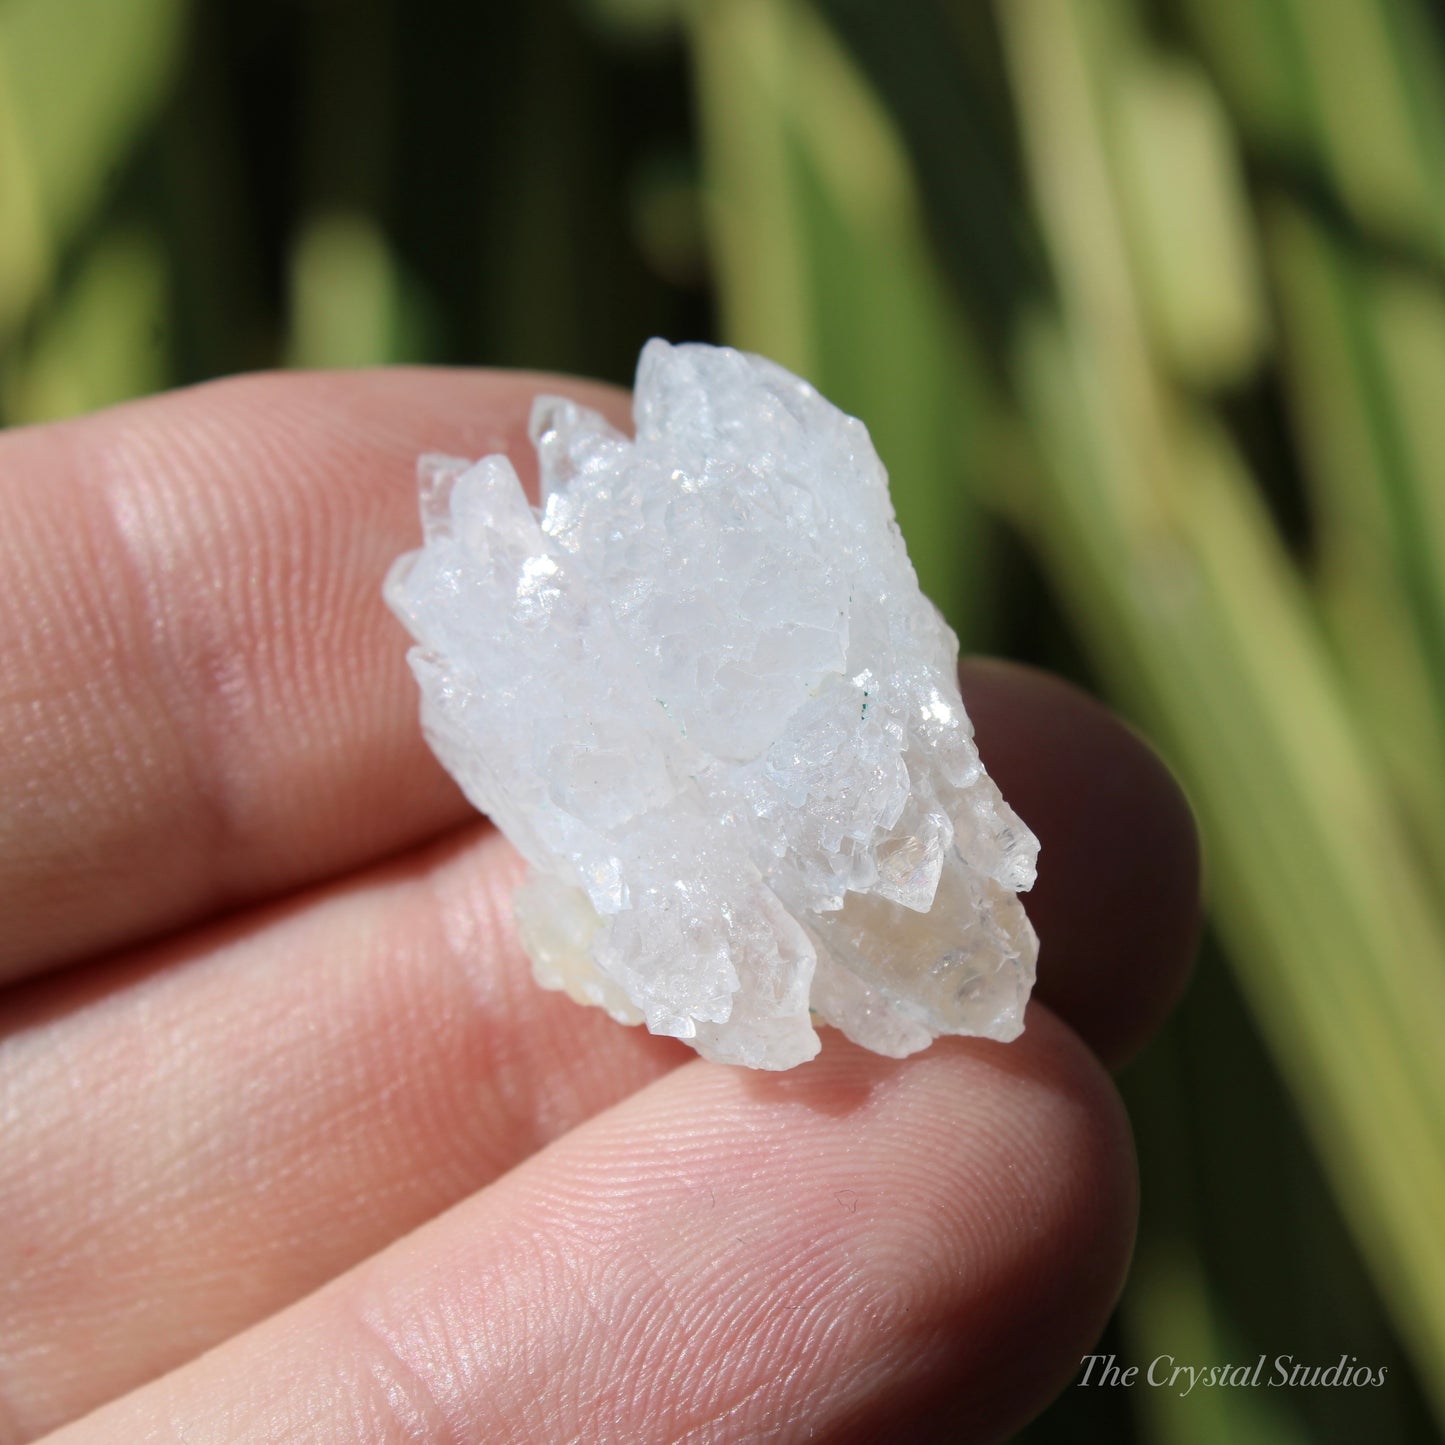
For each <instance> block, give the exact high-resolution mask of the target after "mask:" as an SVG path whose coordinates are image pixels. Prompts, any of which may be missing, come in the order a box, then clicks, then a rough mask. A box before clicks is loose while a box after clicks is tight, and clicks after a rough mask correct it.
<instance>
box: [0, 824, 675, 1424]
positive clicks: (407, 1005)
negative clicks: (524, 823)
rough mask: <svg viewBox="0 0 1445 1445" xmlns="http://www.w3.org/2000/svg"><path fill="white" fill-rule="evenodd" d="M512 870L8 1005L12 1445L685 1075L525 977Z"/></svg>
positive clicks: (498, 853)
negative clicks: (514, 923) (652, 1087)
mask: <svg viewBox="0 0 1445 1445" xmlns="http://www.w3.org/2000/svg"><path fill="white" fill-rule="evenodd" d="M519 872H520V863H519V861H518V859H517V857H516V854H515V853H514V852H513V851H512V849H511V848H510V846H509V845H508V844H507V843H506V842H505V841H504V840H503V839H502V838H501V837H500V836H499V835H498V834H497V833H496V832H495V831H494V830H493V829H492V828H491V827H490V826H488V825H485V824H483V825H479V826H477V827H474V828H472V829H469V830H468V831H467V832H466V833H465V834H463V835H460V836H459V837H457V838H455V839H452V840H449V841H445V842H443V843H441V844H438V845H436V846H434V847H433V848H430V849H428V850H426V851H425V852H424V853H421V854H418V855H416V856H414V857H413V858H411V859H409V860H403V861H400V862H398V863H395V864H392V865H388V866H386V867H383V868H378V869H376V870H374V871H373V872H371V873H369V874H366V875H362V876H360V877H358V878H357V879H356V880H354V881H352V882H349V883H347V884H344V885H335V886H331V887H328V888H326V889H324V890H320V891H318V892H317V893H315V894H313V895H311V896H309V897H307V898H303V899H301V900H299V901H297V902H294V903H291V904H288V905H282V906H280V907H277V908H273V909H269V910H267V911H266V912H265V913H263V914H259V915H257V916H255V917H254V918H253V919H252V920H251V921H249V922H246V923H244V924H241V925H229V926H225V927H221V928H215V929H209V930H206V931H204V932H203V933H200V934H198V935H195V936H193V937H191V938H188V939H185V940H182V941H180V942H178V943H175V944H172V945H169V946H162V947H157V948H151V949H145V950H142V951H140V952H138V953H136V954H133V955H129V956H126V957H122V958H119V959H117V960H115V961H114V962H112V963H109V964H105V965H101V966H99V967H96V968H92V969H91V970H89V971H88V972H85V973H75V974H70V975H58V976H55V977H53V978H50V979H46V980H42V981H38V982H36V983H33V984H31V985H28V986H26V987H25V988H24V989H21V990H17V991H15V992H13V993H12V994H11V996H10V997H11V1004H10V1008H9V1011H8V1014H7V1018H6V1022H5V1025H4V1030H3V1034H0V1159H3V1160H4V1161H5V1165H6V1167H5V1169H4V1171H3V1173H0V1219H4V1220H5V1221H6V1226H7V1227H6V1229H5V1230H4V1232H3V1234H0V1280H4V1281H5V1282H6V1287H5V1290H4V1294H3V1299H4V1309H3V1314H0V1420H3V1419H4V1418H5V1417H6V1415H7V1414H8V1415H9V1416H10V1418H11V1420H12V1421H13V1422H14V1424H15V1426H16V1428H17V1430H18V1432H19V1438H22V1439H23V1438H29V1437H31V1436H33V1435H36V1434H39V1433H43V1432H44V1431H45V1430H47V1429H50V1428H53V1427H54V1426H55V1425H57V1424H59V1423H61V1422H62V1421H64V1420H67V1419H69V1418H72V1417H74V1416H75V1415H77V1414H80V1413H82V1412H84V1411H85V1410H88V1409H90V1408H91V1407H93V1406H94V1405H96V1404H98V1403H100V1402H101V1401H103V1400H105V1399H108V1398H110V1397H111V1396H113V1395H116V1394H118V1393H120V1392H122V1391H124V1390H127V1389H130V1388H133V1387H134V1386H135V1385H137V1384H140V1383H142V1382H144V1381H145V1380H147V1379H150V1378H152V1377H154V1376H155V1375H157V1374H160V1373H162V1372H163V1371H165V1370H168V1369H171V1368H173V1367H174V1366H175V1365H177V1364H179V1363H181V1362H182V1361H184V1360H186V1359H188V1358H190V1357H192V1356H194V1355H196V1354H198V1353H200V1352H201V1351H202V1350H204V1349H206V1348H207V1347H209V1346H210V1345H212V1344H214V1343H215V1342H217V1341H218V1340H220V1339H223V1338H226V1337H228V1336H229V1335H231V1334H232V1333H234V1332H235V1331H237V1330H239V1329H241V1328H243V1327H244V1326H246V1325H248V1324H250V1323H252V1322H253V1321H255V1320H257V1319H260V1318H262V1317H263V1316H265V1315H267V1314H269V1313H271V1312H272V1311H273V1310H276V1309H278V1308H280V1307H281V1306H283V1305H285V1304H287V1303H289V1302H290V1301H292V1300H294V1299H296V1298H299V1297H300V1296H301V1295H303V1294H305V1293H307V1292H308V1291H309V1290H311V1289H312V1288H314V1287H315V1286H317V1285H319V1284H321V1283H322V1282H324V1281H326V1280H328V1279H330V1278H332V1277H333V1276H334V1275H337V1274H339V1273H341V1272H342V1271H343V1270H345V1269H347V1268H349V1267H350V1266H351V1265H352V1264H354V1263H356V1262H357V1261H358V1260H361V1259H363V1258H365V1257H366V1256H368V1255H370V1254H372V1253H373V1252H375V1251H376V1250H378V1249H380V1248H381V1247H383V1246H384V1245H386V1244H388V1243H390V1242H391V1241H392V1240H394V1239H396V1238H398V1237H399V1236H400V1235H402V1234H405V1233H406V1232H408V1231H409V1230H411V1229H412V1228H414V1227H415V1226H416V1225H418V1224H420V1223H422V1222H423V1221H425V1220H427V1219H429V1218H431V1217H432V1216H433V1215H435V1214H437V1213H439V1212H440V1211H442V1210H443V1209H445V1208H447V1207H448V1206H450V1205H451V1204H453V1203H455V1202H456V1201H457V1200H459V1199H461V1198H463V1197H465V1196H466V1195H468V1194H470V1193H472V1192H473V1191H474V1190H476V1189H479V1188H481V1187H482V1186H484V1185H485V1184H487V1183H489V1182H490V1181H491V1180H493V1179H495V1178H496V1177H497V1176H498V1175H500V1174H501V1173H503V1172H505V1171H506V1170H507V1169H509V1168H510V1167H511V1166H512V1165H513V1164H515V1163H516V1162H518V1161H519V1160H520V1159H522V1158H524V1157H525V1156H527V1155H528V1154H530V1153H532V1152H533V1151H535V1150H536V1149H538V1148H540V1147H541V1146H542V1145H543V1144H545V1143H547V1142H548V1141H549V1140H550V1139H552V1138H554V1137H556V1136H557V1135H559V1134H562V1133H565V1132H566V1131H567V1130H568V1129H570V1128H571V1127H573V1125H575V1124H577V1123H578V1122H580V1121H581V1120H583V1119H585V1118H588V1117H590V1116H591V1115H592V1114H594V1113H596V1112H597V1111H598V1110H601V1109H603V1108H606V1107H607V1106H609V1105H610V1104H612V1103H614V1102H616V1101H617V1100H618V1099H620V1098H623V1097H625V1096H626V1095H628V1094H629V1093H631V1092H633V1091H634V1090H636V1089H637V1088H639V1087H640V1086H641V1085H642V1084H644V1083H646V1082H648V1081H650V1080H651V1079H653V1078H655V1077H656V1076H657V1075H659V1074H660V1073H663V1072H665V1071H667V1070H668V1069H669V1068H671V1067H672V1066H674V1065H675V1064H676V1063H678V1062H680V1061H682V1060H683V1059H685V1058H690V1057H691V1054H690V1052H689V1051H687V1050H686V1049H684V1048H683V1047H682V1046H681V1045H678V1044H675V1043H674V1042H673V1041H672V1040H670V1039H659V1038H654V1037H652V1036H651V1035H649V1034H646V1033H644V1032H643V1031H641V1030H639V1029H621V1028H618V1027H617V1026H616V1025H615V1024H614V1023H612V1021H611V1020H610V1019H608V1018H607V1017H606V1016H605V1015H604V1014H602V1013H601V1012H599V1011H598V1010H595V1009H581V1008H578V1007H577V1006H576V1005H575V1004H573V1003H572V1002H571V1001H570V1000H568V999H567V998H565V997H564V996H562V995H560V994H555V993H548V992H544V991H543V990H541V989H539V988H537V987H536V986H535V985H534V984H533V983H532V982H531V979H530V975H529V971H528V968H527V964H526V962H525V960H524V959H523V958H522V957H521V956H520V954H519V951H518V947H517V944H516V942H515V938H514V933H513V930H512V928H511V925H510V920H509V911H510V910H509V899H510V893H511V890H512V888H513V886H514V885H515V883H516V881H517V878H518V874H519ZM3 1435H4V1431H3V1427H0V1438H3Z"/></svg>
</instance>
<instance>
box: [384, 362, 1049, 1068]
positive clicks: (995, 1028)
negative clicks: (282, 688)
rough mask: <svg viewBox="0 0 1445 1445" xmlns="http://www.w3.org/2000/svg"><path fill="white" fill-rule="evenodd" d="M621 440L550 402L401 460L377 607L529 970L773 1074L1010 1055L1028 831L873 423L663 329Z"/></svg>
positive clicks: (1033, 850) (576, 410) (579, 410)
mask: <svg viewBox="0 0 1445 1445" xmlns="http://www.w3.org/2000/svg"><path fill="white" fill-rule="evenodd" d="M634 412H635V418H636V424H637V436H636V439H635V440H632V439H629V438H627V437H626V436H624V435H623V434H622V433H620V432H619V431H617V430H616V429H615V428H614V427H613V426H612V425H611V424H610V423H609V422H607V421H606V420H605V419H604V418H602V417H601V416H599V415H597V414H596V413H594V412H591V411H589V410H588V409H586V408H585V407H582V406H580V405H578V404H577V403H575V402H571V401H567V400H564V399H561V398H557V397H539V398H538V399H537V401H536V404H535V405H534V407H533V411H532V419H531V427H530V434H531V437H532V441H533V444H534V446H535V447H536V449H537V455H538V463H539V473H540V477H541V507H540V508H534V507H533V506H532V505H531V504H530V503H529V502H528V501H527V498H526V496H525V494H524V492H523V490H522V486H521V483H520V481H519V480H518V478H517V474H516V472H515V470H514V469H513V467H512V465H511V463H510V462H509V461H508V460H507V459H506V458H505V457H502V456H492V457H486V458H484V459H483V460H481V461H479V462H476V463H468V462H464V461H458V460H456V459H454V458H451V457H443V456H436V455H428V456H425V457H423V458H422V459H421V461H420V462H419V464H418V470H419V474H420V485H421V510H422V526H423V536H424V543H423V546H422V548H421V549H420V550H419V551H416V552H412V553H409V554H408V555H407V556H406V557H403V558H401V559H399V560H398V562H397V564H396V565H395V566H394V567H393V569H392V571H391V574H390V575H389V577H388V579H387V584H386V597H387V601H388V603H389V604H390V605H391V607H392V609H393V610H394V611H395V612H396V614H397V615H398V616H399V617H400V618H401V620H402V621H403V622H404V623H405V624H406V626H407V627H408V629H409V630H410V631H411V633H412V635H413V636H414V637H415V639H416V642H417V646H415V647H414V648H413V649H412V651H411V653H410V660H411V664H412V669H413V672H414V673H415V675H416V678H417V681H418V683H419V685H420V688H421V693H422V725H423V729H424V731H425V734H426V737H427V740H428V741H429V743H430V744H431V746H432V748H433V750H434V751H435V752H436V754H437V756H438V757H439V758H440V759H441V761H442V763H443V764H444V765H445V766H446V768H447V769H448V770H449V771H450V772H451V773H452V775H453V776H454V777H455V778H456V780H457V782H458V783H459V784H460V785H461V787H462V789H463V791H464V792H465V793H466V795H467V796H468V797H469V798H470V799H471V801H472V802H473V803H474V804H475V805H476V806H477V807H478V808H480V809H481V810H482V811H484V812H486V813H488V814H489V815H490V816H491V817H492V818H493V820H494V821H495V822H496V823H497V825H498V826H499V827H500V828H502V830H503V831H504V832H505V833H506V834H507V835H508V837H510V838H511V840H512V842H513V843H514V844H515V845H516V847H517V848H518V849H519V851H520V852H521V853H522V854H523V855H524V857H525V858H526V859H527V862H528V863H529V864H530V866H531V870H532V871H531V875H530V877H529V879H528V881H527V883H526V884H525V885H524V886H523V888H522V889H521V890H519V893H518V897H517V903H516V911H517V918H518V924H519V929H520V933H521V937H522V942H523V945H524V946H525V948H526V950H527V952H528V955H529V956H530V957H531V959H532V961H533V967H534V970H535V973H536V977H537V980H538V982H539V983H541V984H542V985H543V986H544V987H547V988H555V989H562V990H565V991H566V992H567V993H568V994H569V995H571V997H573V998H574V999H577V1000H578V1001H579V1002H582V1003H588V1004H593V1005H596V1006H598V1007H601V1008H605V1009H606V1010H607V1011H608V1012H609V1013H611V1014H612V1015H613V1017H615V1018H617V1019H619V1020H621V1021H623V1022H626V1023H636V1022H645V1023H646V1025H647V1026H648V1027H649V1028H650V1029H652V1030H653V1031H654V1032H657V1033H667V1034H673V1035H675V1036H676V1037H678V1038H682V1039H685V1040H687V1041H688V1042H689V1043H690V1044H692V1045H693V1047H695V1048H696V1049H697V1050H698V1052H699V1053H701V1054H702V1055H703V1056H704V1057H706V1058H710V1059H716V1060H720V1061H723V1062H726V1063H736V1064H744V1065H748V1066H750V1067H753V1068H768V1069H785V1068H791V1067H792V1066H793V1065H795V1064H799V1063H802V1062H803V1061H805V1060H806V1059H809V1058H811V1057H812V1056H813V1055H814V1054H815V1053H816V1052H817V1051H818V1047H819V1040H818V1036H817V1033H816V1032H815V1029H814V1025H815V1023H816V1022H818V1021H822V1022H826V1023H829V1024H832V1025H834V1026H835V1027H837V1028H839V1029H841V1030H842V1031H843V1032H844V1033H845V1034H847V1035H848V1036H849V1037H850V1038H852V1039H854V1040H855V1041H857V1042H858V1043H860V1044H863V1045H864V1046H866V1047H867V1048H870V1049H874V1050H876V1051H877V1052H879V1053H884V1054H890V1055H894V1056H902V1055H904V1054H909V1053H913V1052H915V1051H916V1050H918V1049H921V1048H923V1047H925V1046H926V1045H927V1044H928V1043H929V1042H930V1041H931V1040H932V1039H933V1038H935V1037H936V1036H938V1035H940V1034H978V1035H984V1036H986V1037H989V1038H995V1039H1010V1038H1013V1037H1015V1036H1016V1035H1017V1034H1018V1033H1019V1032H1020V1030H1021V1029H1022V1027H1023V1009H1024V1005H1025V1003H1026V1002H1027V1000H1028V996H1029V991H1030V989H1031V988H1032V986H1033V977H1034V962H1035V958H1036V955H1037V947H1038V946H1037V941H1036V939H1035V937H1034V933H1033V930H1032V928H1031V927H1030V926H1029V922H1028V919H1027V918H1026V917H1025V915H1024V911H1023V908H1022V905H1021V904H1020V901H1019V899H1018V896H1017V895H1018V892H1019V891H1020V890H1023V889H1027V888H1028V887H1029V886H1030V885H1031V884H1032V882H1033V879H1034V866H1035V860H1036V858H1037V855H1038V842H1037V840H1036V839H1035V838H1034V837H1033V835H1032V834H1031V833H1030V832H1029V831H1028V829H1027V828H1026V827H1025V826H1024V825H1023V823H1022V822H1021V821H1020V820H1019V819H1018V818H1017V817H1016V816H1015V815H1014V813H1013V812H1012V811H1011V810H1010V809H1009V807H1008V805H1007V804H1006V803H1005V802H1004V801H1003V799H1002V797H1001V796H1000V795H999V792H998V789H997V788H996V787H995V786H994V784H993V782H992V781H991V780H990V778H989V777H988V775H987V773H986V772H985V771H984V769H983V766H982V763H981V761H980V759H979V756H978V750H977V748H976V746H975V745H974V742H973V729H972V726H971V724H970V723H969V720H968V715H967V713H966V712H965V711H964V707H963V703H962V700H961V699H960V697H959V692H958V684H957V679H956V675H955V671H954V668H955V661H956V658H957V652H958V645H957V642H956V640H955V638H954V636H953V633H952V632H951V631H950V630H949V629H948V627H947V625H946V624H945V623H944V621H943V619H942V617H941V616H940V615H939V613H938V612H937V610H936V609H935V608H934V607H933V606H932V605H931V604H930V603H929V602H928V601H927V599H926V598H925V597H924V596H923V594H922V593H921V592H920V590H919V587H918V581H917V578H916V576H915V575H914V572H913V568H912V566H911V565H910V564H909V561H908V556H907V552H906V550H905V548H904V544H903V539H902V537H901V535H900V533H899V531H898V527H897V523H896V522H895V520H894V516H893V509H892V506H891V504H890V502H889V498H888V480H887V474H886V473H885V472H884V470H883V466H882V463H881V462H880V461H879V459H878V457H877V454H876V453H875V452H874V450H873V447H872V444H871V442H870V441H869V438H868V433H867V430H866V429H865V428H864V426H863V425H862V423H861V422H859V421H857V420H855V419H854V418H852V417H849V416H846V415H845V414H844V413H842V412H840V411H839V410H837V408H835V407H834V406H832V405H831V404H830V403H829V402H827V401H825V400H824V399H823V397H822V396H820V395H819V394H818V392H817V391H815V390H814V389H813V388H812V387H811V386H809V385H808V384H807V383H806V382H804V381H802V380H800V379H799V378H798V377H796V376H793V375H792V374H791V373H789V372H787V371H785V370H783V368H782V367H780V366H777V365H775V364H774V363H772V362H769V361H766V360H764V359H762V358H761V357H756V356H750V355H747V354H745V353H742V352H737V351H733V350H730V349H728V348H725V347H710V346H701V345H681V346H671V345H669V344H668V343H666V342H664V341H657V340H654V341H650V342H648V344H647V345H646V347H644V348H643V352H642V357H641V359H640V361H639V364H638V372H637V386H636V392H635V400H634Z"/></svg>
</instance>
